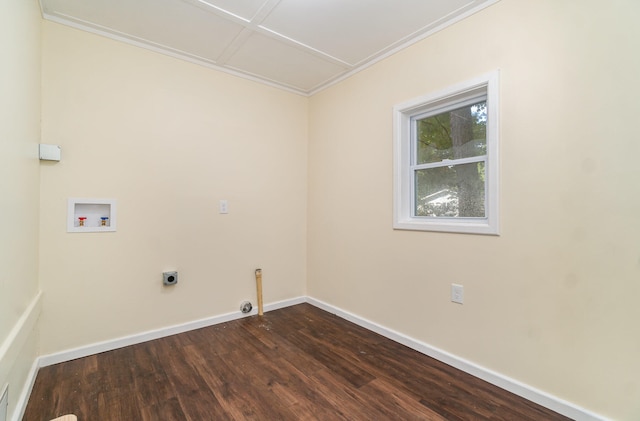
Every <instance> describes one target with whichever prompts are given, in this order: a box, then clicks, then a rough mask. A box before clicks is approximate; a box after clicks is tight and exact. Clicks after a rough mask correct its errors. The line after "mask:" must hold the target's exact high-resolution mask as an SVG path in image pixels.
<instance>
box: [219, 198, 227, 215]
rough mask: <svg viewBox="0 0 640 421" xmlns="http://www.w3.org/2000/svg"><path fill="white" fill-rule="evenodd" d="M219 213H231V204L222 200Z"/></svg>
mask: <svg viewBox="0 0 640 421" xmlns="http://www.w3.org/2000/svg"><path fill="white" fill-rule="evenodd" d="M218 211H219V212H220V213H229V202H227V201H226V200H221V201H220V203H218Z"/></svg>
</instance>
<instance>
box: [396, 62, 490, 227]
mask: <svg viewBox="0 0 640 421" xmlns="http://www.w3.org/2000/svg"><path fill="white" fill-rule="evenodd" d="M499 85H500V71H499V70H494V71H492V72H490V73H486V74H484V75H481V76H478V77H476V78H473V79H471V80H468V81H465V82H462V83H458V84H456V85H453V86H450V87H448V88H445V89H442V90H440V91H437V92H432V93H430V94H427V95H424V96H421V97H418V98H414V99H411V100H409V101H406V102H403V103H401V104H397V105H396V106H394V107H393V228H394V229H400V230H419V231H437V232H456V233H467V234H489V235H499V233H500V228H499V223H500V218H499V207H500V206H499V204H500V191H499V190H500V183H499V166H500V159H499V146H498V144H499V118H500V117H499V101H500V93H499ZM479 95H480V96H485V95H486V99H487V115H488V120H487V154H486V165H485V171H486V192H485V194H486V198H485V200H486V206H485V210H486V217H485V218H424V217H414V216H412V213H413V211H412V209H413V199H412V196H413V188H412V171H411V170H412V168H414V167H415V166H414V165H412V161H411V149H412V148H413V142H412V141H411V138H412V136H411V130H412V125H411V120H412V117H414V116H416V115H418V114H422V113H424V112H427V111H429V110H432V109H434V108H441V107H449V106H450V105H451V104H452V103H456V104H457V103H459V102H461V101H462V102H464V101H467V100H470V99H472V98H474V97H476V96H479Z"/></svg>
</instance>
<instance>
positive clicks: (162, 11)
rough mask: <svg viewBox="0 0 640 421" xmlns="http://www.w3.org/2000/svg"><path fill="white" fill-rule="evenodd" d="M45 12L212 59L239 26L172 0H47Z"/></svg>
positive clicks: (240, 27) (222, 49)
mask: <svg viewBox="0 0 640 421" xmlns="http://www.w3.org/2000/svg"><path fill="white" fill-rule="evenodd" d="M45 11H46V12H47V13H49V14H52V15H55V16H58V17H60V18H62V19H69V20H71V21H74V22H76V23H79V24H85V25H89V26H92V27H94V28H95V29H105V30H108V31H109V32H117V33H119V35H122V36H129V37H131V38H133V39H137V40H140V39H142V40H147V41H150V42H151V43H152V44H156V45H158V44H159V45H161V46H166V47H169V48H171V49H174V50H178V51H180V52H184V53H186V54H187V55H191V56H196V57H199V58H203V59H206V60H208V61H212V62H215V60H216V59H217V58H218V57H219V56H220V54H222V52H223V51H224V49H225V48H226V47H227V45H228V44H229V43H230V42H231V41H232V40H233V39H234V38H235V37H236V36H237V35H238V34H239V33H240V31H241V30H242V28H243V27H242V26H241V25H239V24H237V23H234V22H232V21H229V20H225V19H223V18H221V17H218V16H216V15H214V14H212V13H207V12H204V11H203V10H201V9H199V8H197V7H194V6H193V5H191V4H188V3H186V2H182V1H175V0H136V1H131V0H91V1H86V0H47V2H46V8H45Z"/></svg>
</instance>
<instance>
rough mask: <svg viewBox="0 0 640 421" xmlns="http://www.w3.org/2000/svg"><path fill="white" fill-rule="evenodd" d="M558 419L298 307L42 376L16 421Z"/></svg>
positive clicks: (104, 355) (313, 310)
mask: <svg viewBox="0 0 640 421" xmlns="http://www.w3.org/2000/svg"><path fill="white" fill-rule="evenodd" d="M68 413H73V414H75V415H77V416H78V420H79V421H110V420H127V421H130V420H131V421H133V420H153V421H165V420H166V421H170V420H194V421H202V420H233V419H235V420H244V419H252V420H483V419H491V420H518V421H526V420H532V421H533V420H535V421H540V420H567V419H568V418H566V417H563V416H561V415H558V414H556V413H554V412H551V411H549V410H547V409H545V408H543V407H541V406H538V405H536V404H534V403H531V402H529V401H526V400H524V399H522V398H520V397H518V396H515V395H513V394H511V393H509V392H506V391H504V390H502V389H499V388H497V387H495V386H492V385H490V384H488V383H486V382H484V381H482V380H479V379H477V378H475V377H472V376H470V375H468V374H466V373H464V372H461V371H459V370H456V369H454V368H452V367H450V366H448V365H446V364H443V363H440V362H438V361H436V360H434V359H432V358H430V357H427V356H425V355H422V354H420V353H418V352H416V351H413V350H411V349H410V348H407V347H405V346H403V345H400V344H398V343H395V342H393V341H390V340H388V339H386V338H384V337H382V336H380V335H378V334H376V333H373V332H370V331H368V330H366V329H363V328H361V327H359V326H357V325H354V324H352V323H350V322H347V321H345V320H343V319H341V318H339V317H337V316H335V315H332V314H330V313H327V312H324V311H322V310H320V309H317V308H315V307H313V306H311V305H308V304H301V305H297V306H293V307H288V308H285V309H281V310H276V311H272V312H269V313H266V314H265V315H264V316H263V317H262V318H261V317H258V316H253V317H249V318H244V319H240V320H236V321H232V322H228V323H224V324H219V325H216V326H212V327H208V328H203V329H198V330H194V331H191V332H187V333H182V334H179V335H175V336H170V337H166V338H162V339H158V340H154V341H149V342H145V343H142V344H138V345H133V346H129V347H126V348H122V349H118V350H114V351H109V352H105V353H102V354H98V355H93V356H90V357H86V358H81V359H77V360H74V361H69V362H66V363H61V364H57V365H53V366H49V367H44V368H42V369H40V371H39V372H38V375H37V378H36V382H35V385H34V388H33V392H32V394H31V397H30V399H29V403H28V405H27V408H26V412H25V416H24V418H23V420H25V421H44V420H50V419H52V418H55V417H57V416H60V415H64V414H68Z"/></svg>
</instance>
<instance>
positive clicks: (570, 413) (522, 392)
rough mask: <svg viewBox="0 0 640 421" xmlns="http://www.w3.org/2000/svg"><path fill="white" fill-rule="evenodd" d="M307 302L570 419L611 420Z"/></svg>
mask: <svg viewBox="0 0 640 421" xmlns="http://www.w3.org/2000/svg"><path fill="white" fill-rule="evenodd" d="M307 302H308V303H309V304H311V305H313V306H316V307H318V308H321V309H323V310H325V311H327V312H329V313H333V314H335V315H336V316H339V317H341V318H343V319H345V320H348V321H350V322H352V323H355V324H357V325H359V326H362V327H364V328H365V329H368V330H371V331H373V332H376V333H378V334H380V335H382V336H384V337H386V338H389V339H391V340H393V341H396V342H398V343H401V344H402V345H405V346H407V347H409V348H411V349H414V350H416V351H418V352H420V353H422V354H425V355H428V356H430V357H432V358H435V359H436V360H438V361H442V362H443V363H445V364H448V365H450V366H452V367H455V368H457V369H459V370H462V371H464V372H465V373H469V374H471V375H472V376H474V377H478V378H480V379H482V380H484V381H486V382H488V383H491V384H493V385H495V386H498V387H500V388H501V389H504V390H507V391H509V392H511V393H513V394H515V395H518V396H521V397H523V398H525V399H527V400H529V401H531V402H534V403H537V404H538V405H541V406H544V407H545V408H548V409H551V410H552V411H555V412H557V413H559V414H562V415H564V416H566V417H569V418H571V419H574V420H577V421H610V420H609V419H608V418H605V417H603V416H602V415H599V414H596V413H593V412H590V411H588V410H586V409H584V408H582V407H580V406H577V405H574V404H572V403H571V402H567V401H565V400H563V399H560V398H558V397H555V396H553V395H551V394H549V393H546V392H544V391H542V390H539V389H536V388H534V387H531V386H529V385H526V384H524V383H522V382H519V381H518V380H515V379H512V378H509V377H507V376H504V375H502V374H500V373H497V372H495V371H492V370H489V369H487V368H484V367H482V366H480V365H478V364H475V363H473V362H471V361H468V360H465V359H464V358H460V357H457V356H455V355H453V354H451V353H449V352H447V351H444V350H441V349H439V348H436V347H434V346H431V345H429V344H426V343H424V342H420V341H418V340H415V339H413V338H410V337H409V336H407V335H404V334H402V333H399V332H396V331H394V330H392V329H389V328H386V327H384V326H381V325H379V324H377V323H374V322H371V321H369V320H367V319H364V318H362V317H360V316H357V315H355V314H353V313H350V312H348V311H345V310H342V309H340V308H338V307H334V306H332V305H331V304H327V303H325V302H323V301H320V300H317V299H315V298H311V297H307Z"/></svg>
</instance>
